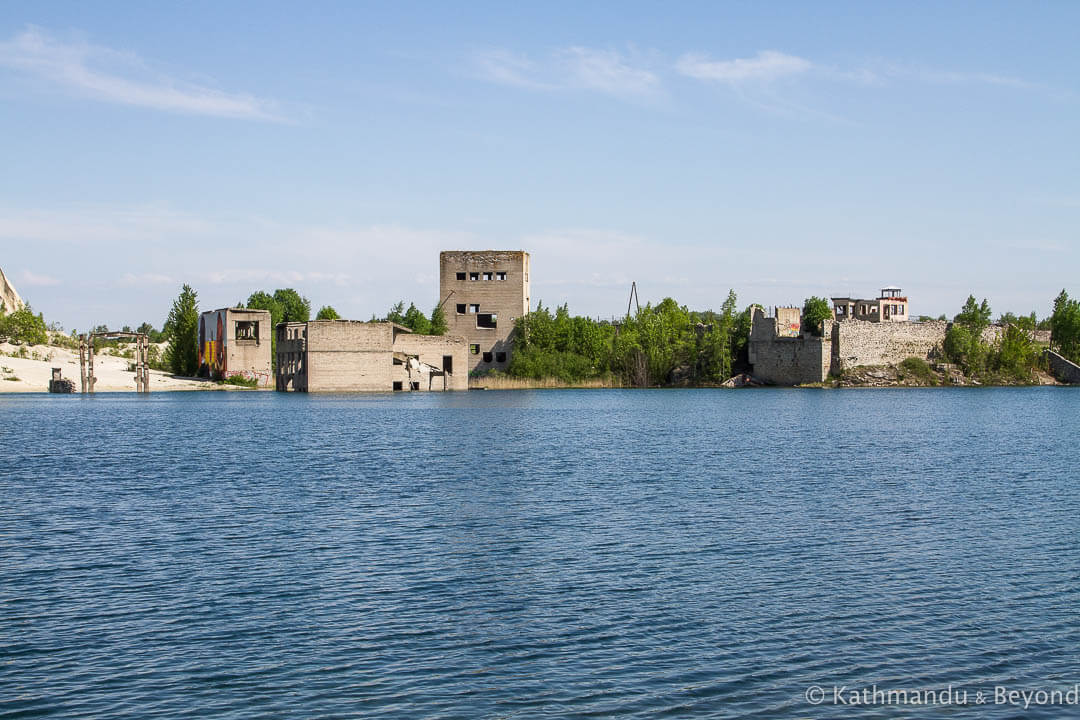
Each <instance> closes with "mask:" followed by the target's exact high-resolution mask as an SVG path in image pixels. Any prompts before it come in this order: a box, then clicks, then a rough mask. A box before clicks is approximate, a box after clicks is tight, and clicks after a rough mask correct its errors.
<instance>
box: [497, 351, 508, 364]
mask: <svg viewBox="0 0 1080 720" xmlns="http://www.w3.org/2000/svg"><path fill="white" fill-rule="evenodd" d="M495 362H506V353H504V352H497V353H495Z"/></svg>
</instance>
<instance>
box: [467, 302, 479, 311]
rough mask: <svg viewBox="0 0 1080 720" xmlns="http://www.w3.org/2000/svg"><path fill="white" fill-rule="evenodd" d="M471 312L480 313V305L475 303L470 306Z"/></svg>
mask: <svg viewBox="0 0 1080 720" xmlns="http://www.w3.org/2000/svg"><path fill="white" fill-rule="evenodd" d="M469 312H470V313H478V312H480V303H474V304H472V305H470V306H469Z"/></svg>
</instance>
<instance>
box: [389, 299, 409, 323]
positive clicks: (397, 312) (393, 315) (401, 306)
mask: <svg viewBox="0 0 1080 720" xmlns="http://www.w3.org/2000/svg"><path fill="white" fill-rule="evenodd" d="M385 321H386V322H392V323H397V324H398V325H404V324H405V301H404V300H400V301H398V303H397V304H396V305H394V306H393V307H391V308H390V312H388V313H386V318H385Z"/></svg>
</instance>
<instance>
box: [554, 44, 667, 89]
mask: <svg viewBox="0 0 1080 720" xmlns="http://www.w3.org/2000/svg"><path fill="white" fill-rule="evenodd" d="M556 58H557V59H558V61H559V62H560V64H561V65H562V66H563V67H564V68H565V69H566V74H567V78H568V79H569V82H570V83H571V84H573V85H576V86H577V87H581V88H585V89H587V90H597V91H599V92H603V93H607V94H609V95H636V96H644V95H650V94H652V93H654V92H656V91H657V90H658V89H659V87H660V80H659V78H658V77H657V76H656V74H655V73H653V72H651V71H649V70H645V69H644V68H639V67H633V66H631V65H630V64H629V63H628V62H627V60H626V59H625V58H624V57H623V56H622V55H620V54H619V53H617V52H615V51H614V50H595V49H593V48H586V47H570V48H565V49H563V50H559V51H558V52H557V53H556Z"/></svg>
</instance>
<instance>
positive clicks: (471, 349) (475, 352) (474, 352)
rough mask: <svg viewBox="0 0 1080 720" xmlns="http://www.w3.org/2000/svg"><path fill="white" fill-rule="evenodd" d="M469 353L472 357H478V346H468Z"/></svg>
mask: <svg viewBox="0 0 1080 720" xmlns="http://www.w3.org/2000/svg"><path fill="white" fill-rule="evenodd" d="M469 353H470V354H472V355H479V354H480V346H479V345H470V346H469Z"/></svg>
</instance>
